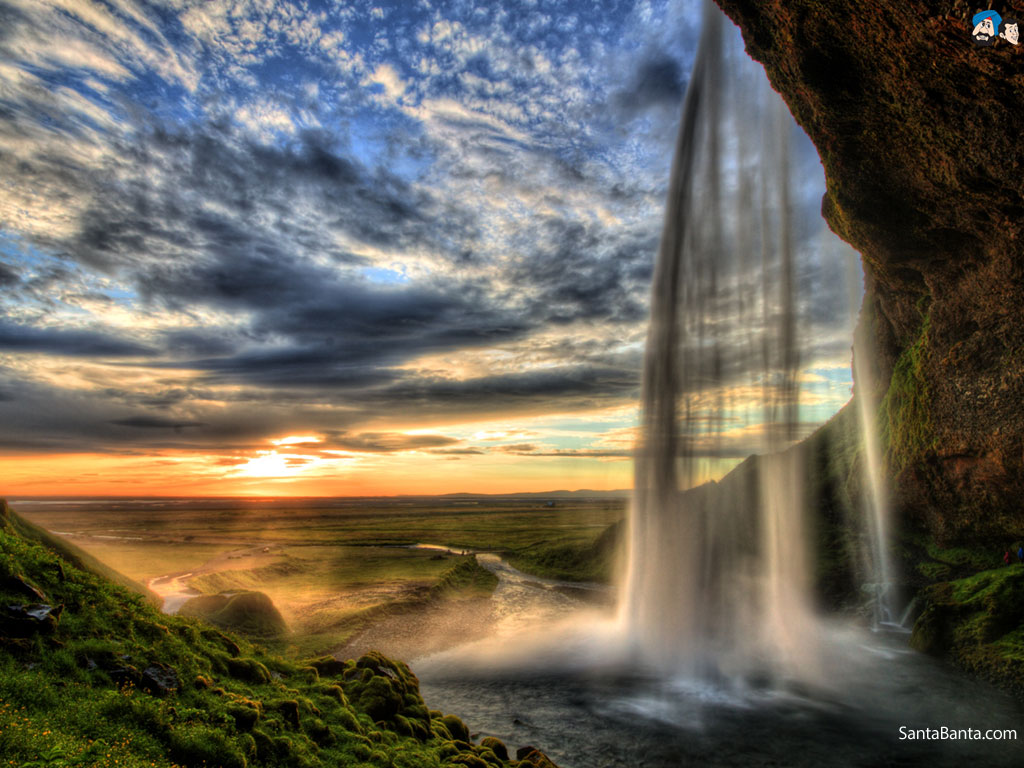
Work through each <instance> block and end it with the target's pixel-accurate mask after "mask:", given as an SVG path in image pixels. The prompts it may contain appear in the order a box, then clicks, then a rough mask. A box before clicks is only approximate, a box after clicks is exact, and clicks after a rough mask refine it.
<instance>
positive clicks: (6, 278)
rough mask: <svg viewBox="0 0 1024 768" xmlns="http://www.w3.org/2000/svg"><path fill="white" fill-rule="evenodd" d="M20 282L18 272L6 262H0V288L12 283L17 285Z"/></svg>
mask: <svg viewBox="0 0 1024 768" xmlns="http://www.w3.org/2000/svg"><path fill="white" fill-rule="evenodd" d="M20 282H21V277H20V275H18V273H17V272H16V271H15V270H14V269H13V268H12V267H9V266H7V265H6V264H0V288H6V287H9V286H12V285H17V284H18V283H20Z"/></svg>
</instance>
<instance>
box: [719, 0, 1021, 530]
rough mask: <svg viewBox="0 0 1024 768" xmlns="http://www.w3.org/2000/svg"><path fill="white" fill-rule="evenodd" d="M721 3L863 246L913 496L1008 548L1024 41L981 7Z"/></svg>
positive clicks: (899, 475)
mask: <svg viewBox="0 0 1024 768" xmlns="http://www.w3.org/2000/svg"><path fill="white" fill-rule="evenodd" d="M717 2H718V4H719V5H720V6H721V7H722V8H723V9H724V10H725V12H726V13H727V14H728V15H729V16H730V17H731V18H732V19H733V21H735V22H736V23H737V24H738V25H739V26H740V27H741V29H742V31H743V36H744V40H745V41H746V45H747V51H748V53H750V55H751V56H752V57H753V58H755V59H757V60H758V61H760V62H761V63H762V64H764V66H765V69H766V70H767V73H768V76H769V78H770V80H771V82H772V84H773V86H774V87H775V89H776V90H778V91H779V92H780V93H781V94H782V96H783V97H784V98H785V100H786V102H787V104H788V105H789V107H790V110H791V111H792V112H793V114H794V116H795V117H796V119H797V121H798V122H799V123H800V125H801V126H802V127H803V128H804V130H805V131H806V132H807V134H808V135H809V136H810V138H811V140H812V141H813V142H814V143H815V145H816V146H817V148H818V151H819V154H820V156H821V159H822V162H823V164H824V167H825V173H826V178H827V192H826V194H825V197H824V199H823V200H822V213H823V215H824V216H825V218H826V220H827V221H828V223H829V226H830V227H831V228H832V229H833V230H834V231H835V232H836V233H837V234H838V235H839V236H840V237H842V238H843V239H844V240H846V241H847V242H849V243H850V244H851V245H853V246H854V247H855V248H857V249H858V250H859V251H860V253H861V255H862V257H863V263H864V270H865V276H866V280H865V282H866V286H867V294H866V297H865V305H864V310H863V311H862V315H861V327H860V329H859V333H864V334H867V335H868V336H869V337H870V338H871V340H872V341H873V342H874V345H875V349H876V355H875V361H874V363H875V367H876V368H877V376H876V377H875V383H874V386H875V387H876V388H877V391H876V394H877V395H878V397H879V400H880V402H881V403H882V407H881V409H880V414H879V417H880V422H881V429H882V435H883V438H884V439H885V441H886V445H887V457H888V462H889V467H890V471H891V474H892V475H893V480H894V482H893V485H894V489H895V493H896V503H897V508H898V509H899V510H900V511H901V512H902V513H903V515H904V519H905V520H907V521H909V522H911V523H916V524H918V525H920V526H924V527H925V528H926V529H927V530H928V531H929V532H930V533H931V534H933V535H934V537H935V538H936V539H937V540H938V541H940V542H952V541H967V540H972V541H975V542H978V543H983V542H986V543H991V545H992V546H1004V545H1007V546H1008V545H1009V543H1010V541H1012V540H1013V539H1016V538H1020V537H1021V536H1024V513H1022V511H1021V510H1022V508H1024V237H1022V229H1024V158H1022V152H1021V150H1022V148H1024V141H1022V140H1021V138H1020V137H1021V135H1022V131H1024V117H1022V116H1024V44H1022V45H1018V46H1014V45H1011V44H1010V43H1008V42H1006V41H1005V40H1000V41H999V42H998V43H996V44H995V45H992V46H989V47H979V46H977V45H975V43H974V42H973V41H972V39H971V36H970V32H971V27H970V26H969V23H970V17H971V16H972V15H973V14H974V13H975V12H977V11H980V10H983V7H982V6H978V7H975V6H974V5H968V4H967V3H964V2H949V3H941V4H935V3H925V2H917V1H916V0H909V1H908V0H904V1H903V2H900V3H896V2H891V0H889V1H884V0H856V1H855V0H830V2H828V3H825V2H810V1H809V0H717ZM936 6H938V7H939V10H938V11H937V10H936ZM984 7H985V8H987V7H989V6H984ZM996 10H999V11H1000V12H1001V13H1003V15H1004V16H1016V17H1019V18H1022V19H1024V4H1021V6H1020V7H1019V8H1017V9H1013V8H1012V7H1010V6H1006V7H1003V6H1002V5H1001V4H1000V5H997V7H996ZM862 385H864V382H858V386H862Z"/></svg>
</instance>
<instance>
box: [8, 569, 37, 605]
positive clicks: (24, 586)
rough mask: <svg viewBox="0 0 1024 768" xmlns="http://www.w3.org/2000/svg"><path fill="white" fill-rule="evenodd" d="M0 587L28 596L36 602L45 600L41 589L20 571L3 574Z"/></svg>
mask: <svg viewBox="0 0 1024 768" xmlns="http://www.w3.org/2000/svg"><path fill="white" fill-rule="evenodd" d="M0 588H2V589H4V590H5V591H7V592H14V593H15V594H17V595H20V596H21V597H25V598H28V599H29V600H32V601H34V602H36V603H45V602H46V595H44V594H43V591H42V590H41V589H39V587H37V586H35V585H34V584H32V583H31V582H30V581H28V579H26V578H25V577H24V576H22V575H21V574H20V573H15V574H12V575H10V576H5V577H4V579H3V581H2V582H0Z"/></svg>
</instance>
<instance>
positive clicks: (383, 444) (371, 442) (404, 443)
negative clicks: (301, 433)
mask: <svg viewBox="0 0 1024 768" xmlns="http://www.w3.org/2000/svg"><path fill="white" fill-rule="evenodd" d="M458 442H459V441H458V440H457V439H455V438H453V437H446V436H445V435H408V434H403V433H399V432H363V433H360V434H355V435H350V434H347V433H343V432H342V433H327V439H326V440H325V442H324V444H323V445H324V446H329V447H330V448H333V449H341V450H345V451H353V452H355V453H397V452H400V451H418V450H422V449H424V448H439V447H442V446H446V445H454V444H455V443H458ZM321 447H322V446H321Z"/></svg>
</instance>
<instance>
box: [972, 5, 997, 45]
mask: <svg viewBox="0 0 1024 768" xmlns="http://www.w3.org/2000/svg"><path fill="white" fill-rule="evenodd" d="M1002 21H1003V17H1002V16H1000V15H999V14H998V13H996V12H995V11H982V12H981V13H976V14H974V18H972V19H971V23H972V24H973V25H974V31H973V32H971V37H973V38H974V42H976V43H977V44H978V45H992V43H994V42H995V41H996V40H998V39H999V38H997V37H996V30H997V29H999V25H1000V24H1001V23H1002Z"/></svg>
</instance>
